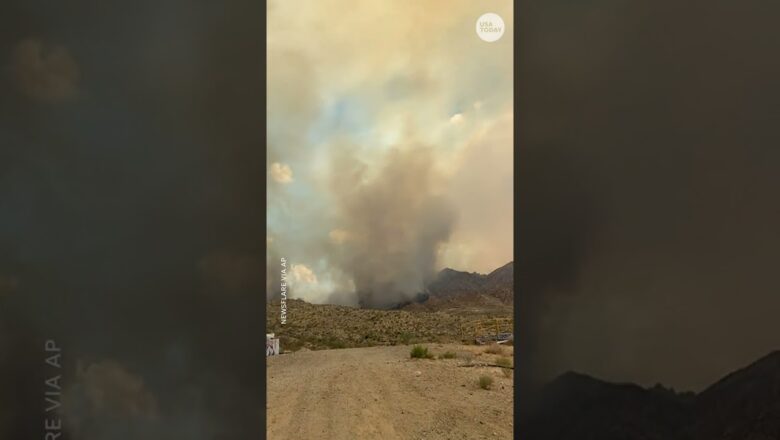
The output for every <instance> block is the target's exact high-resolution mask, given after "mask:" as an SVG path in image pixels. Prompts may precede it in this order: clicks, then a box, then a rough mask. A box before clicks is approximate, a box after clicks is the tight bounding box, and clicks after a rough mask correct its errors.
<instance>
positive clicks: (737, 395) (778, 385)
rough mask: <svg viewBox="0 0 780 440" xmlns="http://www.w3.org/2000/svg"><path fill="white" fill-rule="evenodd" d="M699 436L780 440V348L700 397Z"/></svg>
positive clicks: (725, 378) (698, 410)
mask: <svg viewBox="0 0 780 440" xmlns="http://www.w3.org/2000/svg"><path fill="white" fill-rule="evenodd" d="M696 434H697V438H702V439H704V438H706V439H729V440H752V439H762V440H763V439H767V440H768V439H780V351H774V352H772V353H770V354H769V355H767V356H765V357H763V358H761V359H760V360H758V361H756V362H754V363H753V364H751V365H749V366H748V367H746V368H743V369H741V370H738V371H735V372H734V373H731V374H729V375H728V376H726V377H724V378H723V379H721V380H719V381H718V382H716V383H715V384H713V385H711V386H710V387H709V388H707V389H706V390H704V391H702V392H701V393H700V394H699V396H698V397H697V398H696Z"/></svg>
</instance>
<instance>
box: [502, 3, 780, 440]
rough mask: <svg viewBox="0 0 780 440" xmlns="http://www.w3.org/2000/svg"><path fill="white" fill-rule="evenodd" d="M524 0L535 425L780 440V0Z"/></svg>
mask: <svg viewBox="0 0 780 440" xmlns="http://www.w3.org/2000/svg"><path fill="white" fill-rule="evenodd" d="M518 5H519V6H518V11H517V17H518V24H517V29H518V38H517V41H518V53H519V54H521V55H520V56H519V62H520V64H519V68H518V71H517V77H518V83H517V84H518V95H519V96H520V99H519V100H518V106H517V114H518V125H519V127H521V130H519V132H518V133H519V136H518V144H519V148H518V150H517V151H518V169H517V170H516V172H517V176H518V180H519V187H520V189H519V191H518V194H517V200H518V207H519V214H518V239H519V252H518V256H517V261H518V267H519V268H520V271H519V273H518V289H519V291H520V292H522V294H521V295H519V296H518V302H519V310H520V312H519V315H518V318H517V321H518V327H519V330H518V335H519V336H518V350H519V351H520V353H521V356H520V359H521V361H520V365H519V369H518V375H519V376H518V384H519V387H520V390H521V391H520V398H519V400H518V408H519V409H520V410H521V412H522V417H521V419H520V420H518V425H517V427H518V433H519V434H520V438H523V439H526V440H552V439H555V440H566V439H593V440H623V439H625V440H632V439H659V440H660V439H663V440H678V439H696V440H714V439H733V440H768V439H780V352H779V351H778V350H779V349H780V319H778V316H780V277H778V267H777V266H778V262H779V261H780V204H778V200H780V197H778V190H779V189H780V148H778V146H780V130H778V127H780V113H779V112H778V103H779V102H780V57H778V53H780V33H779V32H778V31H777V17H778V16H780V3H777V2H765V1H760V0H746V1H741V2H730V1H721V0H715V1H700V0H694V1H686V2H675V1H652V0H640V1H633V2H621V1H612V0H596V1H589V2H576V1H575V2H572V1H560V0H554V1H522V2H519V3H518ZM520 376H522V377H520Z"/></svg>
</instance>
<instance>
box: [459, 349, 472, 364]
mask: <svg viewBox="0 0 780 440" xmlns="http://www.w3.org/2000/svg"><path fill="white" fill-rule="evenodd" d="M460 358H461V359H463V363H464V364H465V365H470V364H471V362H472V361H473V360H474V353H472V352H470V351H464V352H463V353H461V354H460Z"/></svg>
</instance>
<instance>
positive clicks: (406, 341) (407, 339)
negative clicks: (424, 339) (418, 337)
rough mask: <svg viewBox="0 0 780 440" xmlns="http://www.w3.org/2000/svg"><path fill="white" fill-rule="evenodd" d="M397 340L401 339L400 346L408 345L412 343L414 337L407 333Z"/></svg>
mask: <svg viewBox="0 0 780 440" xmlns="http://www.w3.org/2000/svg"><path fill="white" fill-rule="evenodd" d="M399 338H401V343H402V344H404V345H409V344H410V343H411V342H412V339H414V335H412V334H411V333H408V332H403V333H401V334H400V336H399Z"/></svg>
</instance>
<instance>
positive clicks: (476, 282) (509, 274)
mask: <svg viewBox="0 0 780 440" xmlns="http://www.w3.org/2000/svg"><path fill="white" fill-rule="evenodd" d="M513 303H514V265H513V263H512V262H510V263H507V264H505V265H504V266H502V267H500V268H498V269H496V270H494V271H493V272H491V273H489V274H479V273H474V272H461V271H457V270H453V269H449V268H447V269H444V270H442V271H441V272H439V274H438V275H437V277H436V279H435V280H434V281H433V282H431V283H430V284H429V285H428V287H427V290H426V292H425V293H423V294H421V295H420V296H418V298H417V300H416V301H411V302H409V303H406V304H402V305H401V308H403V309H404V310H428V311H446V312H448V313H457V314H459V313H473V312H483V313H493V314H497V315H511V314H512V304H513Z"/></svg>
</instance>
